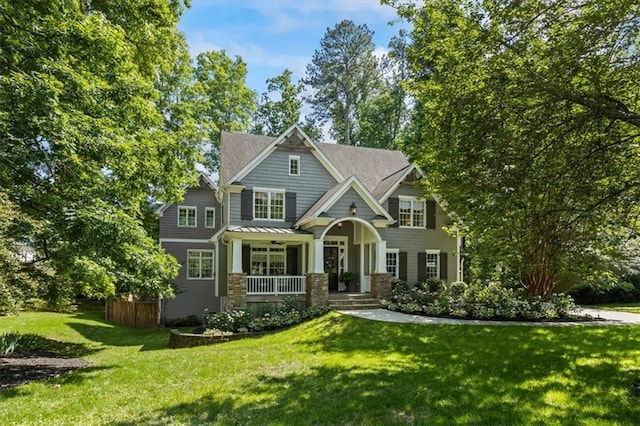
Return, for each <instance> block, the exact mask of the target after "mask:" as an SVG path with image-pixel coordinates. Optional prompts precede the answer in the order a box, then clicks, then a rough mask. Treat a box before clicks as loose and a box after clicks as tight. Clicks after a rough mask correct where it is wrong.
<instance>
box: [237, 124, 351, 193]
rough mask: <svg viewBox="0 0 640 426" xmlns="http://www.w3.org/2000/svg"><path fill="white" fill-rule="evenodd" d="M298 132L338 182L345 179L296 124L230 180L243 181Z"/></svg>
mask: <svg viewBox="0 0 640 426" xmlns="http://www.w3.org/2000/svg"><path fill="white" fill-rule="evenodd" d="M294 132H297V133H298V134H299V136H300V137H301V138H302V141H303V142H304V144H305V145H306V146H307V147H309V148H311V153H312V154H313V155H314V156H315V157H316V158H317V159H318V161H320V163H321V164H322V165H323V166H324V167H325V168H326V169H327V171H328V172H329V173H330V174H331V176H333V178H334V179H335V180H336V182H341V181H343V180H344V177H343V176H342V175H341V174H340V172H338V169H336V167H335V166H334V165H333V164H332V163H331V162H330V161H329V159H328V158H327V157H326V156H325V155H324V154H323V153H322V151H320V150H319V149H318V146H317V144H316V143H315V142H314V141H312V140H311V138H310V137H309V136H307V134H306V133H305V132H304V130H302V129H301V128H300V126H298V125H297V124H294V125H293V126H291V127H289V128H288V129H287V130H285V131H284V133H282V134H281V135H280V136H278V137H277V138H275V139H274V141H273V142H271V143H270V144H269V146H267V147H266V148H265V149H264V150H263V151H262V152H261V153H260V154H258V155H257V156H255V157H254V158H253V160H251V161H249V162H248V163H247V164H246V165H245V166H244V167H243V168H242V169H240V170H239V171H238V172H237V173H236V174H235V175H233V176H232V177H231V178H230V179H229V182H230V183H233V182H237V181H241V180H242V179H243V178H244V177H245V176H247V175H248V174H249V173H250V172H251V171H252V170H253V169H255V168H256V167H257V166H258V164H260V163H262V162H263V161H264V159H265V158H267V157H268V156H269V155H271V153H273V151H275V150H276V148H277V147H278V145H280V144H281V143H283V142H284V141H285V140H286V138H287V136H289V135H291V134H293V133H294Z"/></svg>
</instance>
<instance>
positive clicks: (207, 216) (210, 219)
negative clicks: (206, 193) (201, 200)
mask: <svg viewBox="0 0 640 426" xmlns="http://www.w3.org/2000/svg"><path fill="white" fill-rule="evenodd" d="M204 227H205V228H215V227H216V209H215V207H205V209H204Z"/></svg>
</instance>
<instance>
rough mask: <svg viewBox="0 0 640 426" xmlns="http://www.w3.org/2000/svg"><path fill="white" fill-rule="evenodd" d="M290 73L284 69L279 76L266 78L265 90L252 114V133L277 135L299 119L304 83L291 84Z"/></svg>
mask: <svg viewBox="0 0 640 426" xmlns="http://www.w3.org/2000/svg"><path fill="white" fill-rule="evenodd" d="M291 74H292V72H291V70H288V69H286V70H284V71H283V72H282V74H280V75H279V76H277V77H274V78H269V79H267V92H265V93H263V94H262V97H261V101H260V105H258V109H257V110H256V113H255V116H254V123H253V133H255V134H258V135H272V136H274V135H279V134H281V133H283V132H284V131H285V130H287V129H288V128H289V127H290V126H291V125H293V124H295V123H297V122H298V121H299V119H300V109H301V108H302V101H303V100H302V98H301V97H300V93H302V90H303V89H304V84H302V83H296V84H293V83H292V82H291ZM274 97H275V99H273V98H274Z"/></svg>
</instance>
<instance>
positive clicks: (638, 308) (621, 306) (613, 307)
mask: <svg viewBox="0 0 640 426" xmlns="http://www.w3.org/2000/svg"><path fill="white" fill-rule="evenodd" d="M589 308H597V309H604V310H606V311H618V312H629V313H632V314H640V303H611V304H608V305H598V306H589Z"/></svg>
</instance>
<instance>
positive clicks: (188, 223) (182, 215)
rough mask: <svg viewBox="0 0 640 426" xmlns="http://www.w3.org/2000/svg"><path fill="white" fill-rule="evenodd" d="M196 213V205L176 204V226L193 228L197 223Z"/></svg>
mask: <svg viewBox="0 0 640 426" xmlns="http://www.w3.org/2000/svg"><path fill="white" fill-rule="evenodd" d="M197 215H198V208H197V207H191V206H178V226H180V227H187V228H195V227H196V226H197V225H198V220H197Z"/></svg>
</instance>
